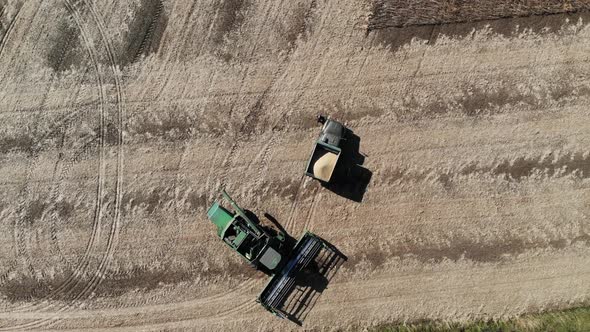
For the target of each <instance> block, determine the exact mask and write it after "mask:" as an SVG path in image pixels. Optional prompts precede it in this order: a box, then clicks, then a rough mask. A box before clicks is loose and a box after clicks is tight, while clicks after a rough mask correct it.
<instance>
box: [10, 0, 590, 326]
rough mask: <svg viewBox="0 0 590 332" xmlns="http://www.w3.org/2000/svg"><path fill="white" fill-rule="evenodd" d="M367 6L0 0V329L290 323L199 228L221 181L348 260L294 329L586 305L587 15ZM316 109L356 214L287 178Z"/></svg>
mask: <svg viewBox="0 0 590 332" xmlns="http://www.w3.org/2000/svg"><path fill="white" fill-rule="evenodd" d="M5 3H6V4H7V5H5ZM376 8H377V9H375V8H372V6H370V4H369V3H367V2H366V1H349V2H346V3H343V2H342V1H335V0H298V1H280V2H277V1H271V0H250V1H241V0H206V1H193V2H178V1H176V2H174V1H160V0H141V1H130V0H129V1H127V0H125V1H114V0H113V1H110V0H109V1H91V0H84V1H82V0H63V1H58V0H54V1H43V2H34V1H17V2H3V1H2V0H0V32H1V33H2V34H1V35H0V36H2V37H1V41H0V77H1V78H2V80H0V122H1V123H2V126H0V187H1V190H0V330H3V331H4V330H7V331H8V330H11V331H12V330H76V331H78V330H86V329H100V330H113V331H136V330H154V331H155V330H195V329H196V330H211V331H215V330H219V331H238V330H240V331H242V330H256V329H261V330H281V331H283V330H298V329H299V328H298V327H296V325H294V324H292V323H290V322H287V321H283V320H279V319H276V318H275V317H274V316H272V315H270V314H268V313H267V312H265V311H264V310H263V309H262V308H261V307H259V306H258V305H257V304H256V303H255V302H254V299H255V298H256V296H257V295H258V292H259V291H260V289H262V287H264V285H265V283H266V281H267V277H266V276H265V275H263V274H262V273H260V272H257V271H254V270H252V269H250V268H249V267H247V266H246V265H245V264H243V262H242V261H241V260H240V258H239V257H237V256H236V255H234V254H232V253H231V251H229V250H228V249H227V248H226V247H225V246H224V245H223V243H221V242H220V241H219V240H218V239H217V238H216V237H215V234H214V229H213V227H212V225H211V224H210V223H209V222H208V221H207V219H206V216H205V212H206V209H207V208H208V206H209V205H210V204H211V201H212V199H213V198H214V197H216V195H217V193H218V190H219V189H220V188H221V186H225V187H226V188H227V189H228V191H229V192H230V194H231V195H232V197H234V198H235V199H236V201H238V202H239V203H240V204H241V205H242V206H244V207H245V208H247V209H249V210H252V211H253V212H254V213H255V214H257V215H258V217H260V219H261V220H262V222H267V221H266V220H264V217H263V216H264V214H265V213H268V214H269V215H271V216H272V217H273V218H274V219H276V220H277V221H278V222H279V223H280V224H281V225H282V226H283V227H284V228H285V229H286V230H287V231H288V232H289V233H290V235H291V236H293V237H294V238H299V236H300V235H301V234H302V233H303V232H304V231H305V230H306V229H309V230H311V231H313V232H314V233H316V234H318V235H320V236H322V237H323V238H325V239H326V240H328V241H329V242H330V243H331V244H332V245H333V246H335V247H336V248H337V249H338V250H339V251H341V252H342V253H343V254H345V255H346V256H347V257H348V260H347V261H346V262H345V263H344V264H343V265H342V266H341V267H340V269H338V270H337V271H336V273H335V274H333V278H332V279H331V280H330V282H329V283H328V284H327V288H325V289H324V290H323V291H322V293H321V295H320V296H318V297H316V298H314V302H313V303H314V304H313V307H311V308H305V309H302V311H304V312H306V317H305V321H304V322H303V327H304V328H306V329H312V330H313V329H317V330H323V329H343V330H346V329H349V328H350V327H351V326H365V325H377V324H381V323H384V322H390V321H410V320H421V319H435V320H448V321H464V320H466V319H473V318H476V319H490V318H506V317H515V316H518V315H521V314H523V313H527V312H538V311H542V310H546V309H553V308H568V307H572V306H577V305H582V304H585V303H587V301H588V298H589V297H590V290H589V289H588V285H589V284H590V261H589V257H590V255H589V254H590V221H589V220H590V205H589V204H588V203H589V202H590V149H589V148H588V146H590V134H589V133H590V130H589V129H590V128H589V126H590V125H589V123H590V121H588V120H590V112H588V104H589V103H590V74H588V73H590V62H589V59H588V56H587V55H588V54H590V25H589V24H590V16H588V15H586V14H576V15H562V16H560V15H557V16H551V17H534V18H518V19H502V20H496V21H488V22H477V23H464V24H447V25H440V26H436V27H432V26H424V27H405V28H390V27H389V26H391V25H392V24H393V23H391V22H387V19H388V18H387V17H389V16H387V15H381V16H378V17H379V24H380V25H379V26H378V27H377V26H371V29H370V31H369V30H368V28H367V27H368V19H369V18H370V17H371V15H372V14H371V11H372V10H378V7H376ZM373 14H375V13H373ZM392 20H393V18H392ZM390 23H391V24H390ZM318 113H326V114H329V115H332V116H333V117H335V118H338V119H339V120H341V121H344V122H346V123H347V125H348V126H349V127H350V128H352V129H353V130H354V133H355V134H356V135H358V136H359V137H360V139H361V141H360V150H359V154H360V155H363V156H364V158H365V159H364V164H363V166H364V167H366V168H367V169H368V170H370V171H371V173H372V176H371V178H370V182H369V183H368V186H367V189H366V192H364V195H363V196H362V202H360V203H359V202H355V201H352V200H349V199H347V198H346V197H343V196H340V195H338V194H337V193H335V192H332V191H330V190H329V189H327V188H324V187H322V186H321V185H320V184H318V183H317V182H314V181H312V180H311V179H309V178H307V177H305V176H303V174H302V173H303V170H304V167H305V164H306V162H307V158H308V156H309V153H310V152H311V149H312V144H313V140H314V139H315V138H316V137H317V133H318V131H319V129H320V128H319V127H318V126H317V124H316V123H315V120H314V119H315V116H316V115H317V114H318Z"/></svg>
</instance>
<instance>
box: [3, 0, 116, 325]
mask: <svg viewBox="0 0 590 332" xmlns="http://www.w3.org/2000/svg"><path fill="white" fill-rule="evenodd" d="M65 4H66V9H68V11H69V12H70V14H71V15H72V16H73V17H74V20H75V22H76V24H77V25H78V26H79V28H80V32H81V36H82V38H83V40H84V42H85V45H86V46H87V50H88V53H89V55H90V60H91V62H92V64H93V66H94V69H95V71H96V73H97V83H98V88H99V98H100V100H101V103H100V128H101V131H102V132H101V135H100V136H99V140H100V147H99V177H98V185H97V203H96V206H95V213H94V219H93V228H92V231H91V236H90V239H89V242H88V245H87V246H86V249H85V253H84V255H83V257H82V260H81V262H80V263H78V266H77V267H76V269H75V270H74V271H73V272H72V274H71V275H70V277H69V278H68V279H66V281H65V282H64V283H63V284H61V285H60V286H59V287H58V288H57V289H56V290H54V291H53V292H51V293H50V294H49V295H47V296H46V297H44V298H43V299H41V300H40V301H38V303H31V304H29V305H25V306H23V307H20V308H19V309H18V310H15V311H22V310H25V309H33V310H44V309H47V308H49V307H51V305H50V304H46V305H45V306H43V305H42V303H44V302H46V300H49V299H52V298H60V297H62V296H63V295H64V294H65V293H67V292H69V291H70V289H73V288H74V287H75V286H76V285H77V284H78V283H79V281H78V280H77V279H78V278H79V277H80V275H82V274H84V273H85V271H86V270H87V268H88V264H89V256H90V253H91V251H92V250H93V249H94V246H95V244H96V241H97V237H99V236H100V227H101V218H102V212H101V210H102V198H103V186H104V173H103V172H104V156H103V154H104V143H105V142H104V138H105V133H106V132H105V129H106V126H105V123H104V121H105V119H104V117H105V110H104V107H105V96H104V92H103V87H104V83H103V78H102V76H101V74H100V70H99V67H98V61H97V59H96V50H95V49H94V48H93V47H92V46H91V45H92V44H91V42H90V41H89V39H88V36H87V33H86V30H85V29H84V27H83V26H82V23H81V20H80V17H79V15H78V12H77V9H76V8H75V7H73V4H72V3H71V2H70V1H69V0H66V1H65ZM34 323H36V322H33V323H29V324H24V325H22V326H14V327H12V328H26V327H27V326H29V325H31V324H34Z"/></svg>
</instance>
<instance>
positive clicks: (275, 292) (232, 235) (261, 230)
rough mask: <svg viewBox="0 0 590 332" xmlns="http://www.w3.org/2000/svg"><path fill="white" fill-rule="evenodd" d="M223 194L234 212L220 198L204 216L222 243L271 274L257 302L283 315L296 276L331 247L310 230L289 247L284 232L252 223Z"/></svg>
mask: <svg viewBox="0 0 590 332" xmlns="http://www.w3.org/2000/svg"><path fill="white" fill-rule="evenodd" d="M222 197H223V199H225V201H226V202H227V203H229V205H230V206H231V207H232V208H233V212H231V211H230V210H229V209H227V208H225V207H223V206H222V205H221V204H220V203H221V201H216V202H214V203H213V205H212V206H211V207H210V208H209V210H208V211H207V217H208V218H209V220H210V221H211V222H212V223H213V224H215V226H217V235H218V236H219V237H220V238H221V239H222V240H223V242H225V243H226V244H227V245H228V246H229V247H230V248H232V249H233V250H234V251H236V252H238V253H239V254H240V255H241V256H242V257H243V258H244V259H245V260H246V261H248V263H249V264H250V265H251V266H252V267H254V268H256V269H258V270H261V271H263V272H265V273H267V274H270V275H271V276H272V277H271V279H270V281H269V282H268V284H267V285H266V287H265V288H264V289H263V290H262V293H261V294H260V295H259V296H258V299H257V302H259V303H260V304H261V305H262V306H263V307H264V308H265V309H267V310H268V311H270V312H272V313H273V314H275V315H277V316H279V317H281V318H286V317H287V313H286V312H285V311H284V310H283V308H282V306H283V304H284V303H285V300H286V299H287V298H288V297H289V295H290V293H291V292H292V290H293V289H294V288H295V287H296V283H295V280H296V277H297V275H298V274H299V273H300V272H301V271H304V270H305V269H306V268H307V267H308V266H309V265H310V264H311V262H313V261H314V259H315V258H316V257H317V255H318V254H319V252H320V251H321V250H322V249H323V248H326V249H328V250H331V248H330V247H329V246H328V245H327V244H326V243H325V242H324V241H323V240H322V239H321V238H319V237H318V236H316V235H314V234H313V233H311V232H306V233H305V234H304V235H303V236H302V237H301V238H300V239H299V241H297V244H296V245H295V246H294V247H290V246H289V245H288V244H287V241H285V238H286V235H285V234H284V233H282V232H280V231H278V232H277V234H276V235H273V234H271V232H269V231H267V229H266V227H265V226H262V225H260V224H258V223H256V222H254V221H253V220H252V219H250V218H249V217H248V216H247V214H246V213H245V212H244V210H242V208H240V207H239V206H238V205H237V204H236V202H234V201H233V200H232V199H231V197H229V195H228V194H227V193H226V192H225V190H223V191H222Z"/></svg>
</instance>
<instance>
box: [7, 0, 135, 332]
mask: <svg viewBox="0 0 590 332" xmlns="http://www.w3.org/2000/svg"><path fill="white" fill-rule="evenodd" d="M80 4H81V5H83V6H84V5H85V6H86V7H87V8H88V9H89V11H90V13H91V14H92V18H93V20H94V23H95V24H96V26H97V28H98V30H99V32H100V34H101V39H102V41H103V43H104V44H105V48H106V51H107V57H108V60H109V62H110V63H111V66H110V69H111V70H112V71H113V78H114V80H115V88H116V90H117V96H116V98H117V111H118V112H117V115H118V119H117V120H118V122H119V126H120V127H121V128H120V130H119V131H118V142H117V143H118V144H117V149H118V154H117V169H116V172H117V180H116V188H115V189H116V190H115V208H114V211H113V223H112V226H111V230H110V233H109V236H108V239H107V250H106V253H105V255H104V256H103V258H102V261H101V263H100V265H99V266H98V270H97V271H96V272H95V273H94V276H93V277H92V278H91V280H90V281H89V282H87V283H86V285H85V286H83V287H84V288H83V289H82V290H81V291H80V292H79V293H78V294H77V295H75V296H74V297H73V300H72V301H71V302H70V303H69V304H66V305H63V306H61V307H60V308H59V309H58V310H57V312H62V311H65V310H67V309H68V308H70V307H71V306H72V305H73V304H75V303H76V301H77V300H79V299H81V298H82V297H84V296H86V295H88V293H89V292H92V291H93V290H94V289H96V287H97V286H98V285H99V284H100V282H101V281H102V279H104V277H105V271H106V269H107V268H108V266H109V263H110V261H111V259H112V255H113V251H114V248H115V247H116V239H117V236H118V231H119V222H120V211H121V198H122V180H123V179H122V176H123V174H122V158H123V156H122V143H123V136H122V135H123V121H124V114H123V112H124V106H123V105H124V104H123V103H124V100H123V92H122V87H121V84H120V81H119V75H120V73H119V72H118V69H117V68H116V66H115V57H114V54H113V52H112V50H111V47H110V45H109V41H108V39H107V38H106V34H105V32H104V26H103V25H102V22H101V21H100V18H99V16H98V15H97V13H96V11H95V10H94V8H93V6H92V5H88V4H86V3H84V2H83V1H80V2H76V3H72V2H71V1H68V0H65V5H66V7H67V9H68V11H69V12H70V13H71V15H72V16H73V17H74V19H75V20H76V23H77V24H78V26H79V27H80V31H81V34H82V37H83V38H84V41H85V44H86V45H87V47H88V51H89V54H90V55H91V60H92V62H93V64H94V66H95V69H96V71H97V77H98V80H99V90H100V96H101V100H102V101H104V100H105V98H104V95H103V91H102V90H103V86H104V85H103V84H102V78H101V74H100V71H99V70H98V65H97V61H96V58H95V56H94V54H93V52H94V53H96V49H94V48H93V47H91V46H90V45H91V44H90V43H89V40H88V38H87V33H86V30H85V28H84V26H83V20H82V18H81V17H80V13H79V12H78V10H79V9H78V8H77V7H76V6H77V5H80ZM104 106H105V105H104V102H103V103H101V121H100V123H101V129H102V130H101V131H102V132H101V135H100V145H101V149H100V152H99V160H100V162H99V163H100V164H101V165H100V171H99V185H98V192H97V202H98V203H97V209H96V210H95V222H94V227H93V231H92V235H91V240H90V241H89V245H88V246H87V249H86V253H85V256H84V258H83V260H82V262H81V264H79V269H78V270H77V271H76V272H74V273H72V275H71V276H70V278H69V280H67V281H66V282H64V283H63V284H62V285H61V286H60V288H58V290H57V291H56V292H54V293H53V294H51V296H52V297H56V296H57V295H59V296H60V297H61V296H62V295H63V294H66V293H71V292H72V291H73V290H74V289H75V288H77V286H78V285H79V281H75V280H74V279H76V277H77V276H79V275H80V274H81V271H87V268H88V263H89V261H88V256H89V253H90V251H91V250H92V248H93V247H94V244H95V239H96V238H97V237H98V236H99V235H100V233H99V227H100V224H101V217H102V211H101V209H102V196H103V194H102V191H103V180H104V172H105V171H106V170H105V165H104V155H103V154H104V145H105V136H106V134H107V133H106V126H105V120H106V111H105V109H104ZM72 282H73V284H72ZM49 307H52V305H51V304H49V305H47V306H45V307H44V308H42V309H47V308H49ZM56 321H58V320H57V319H53V318H51V319H45V320H37V321H34V322H30V323H27V324H22V325H19V326H15V327H11V328H19V329H30V328H39V327H43V326H48V325H49V324H53V323H55V322H56Z"/></svg>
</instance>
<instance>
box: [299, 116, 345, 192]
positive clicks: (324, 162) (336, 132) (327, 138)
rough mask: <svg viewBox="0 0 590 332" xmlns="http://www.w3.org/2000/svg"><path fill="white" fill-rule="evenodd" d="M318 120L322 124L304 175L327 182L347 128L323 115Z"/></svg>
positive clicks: (338, 156)
mask: <svg viewBox="0 0 590 332" xmlns="http://www.w3.org/2000/svg"><path fill="white" fill-rule="evenodd" d="M318 122H319V123H321V124H322V125H323V126H322V130H321V132H320V136H319V138H318V139H317V141H316V142H315V145H314V147H313V150H312V152H311V156H310V157H309V160H308V162H307V168H306V170H305V175H307V176H309V177H312V178H314V179H316V180H319V181H322V182H325V183H328V182H330V179H331V178H332V174H333V173H334V169H335V168H336V164H337V163H338V160H339V158H340V153H341V152H342V150H341V148H340V142H341V141H342V140H343V139H345V137H346V133H347V131H348V129H347V128H346V127H345V126H344V125H343V124H342V123H340V122H338V121H336V120H332V119H330V118H326V117H325V116H323V115H320V116H318Z"/></svg>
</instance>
